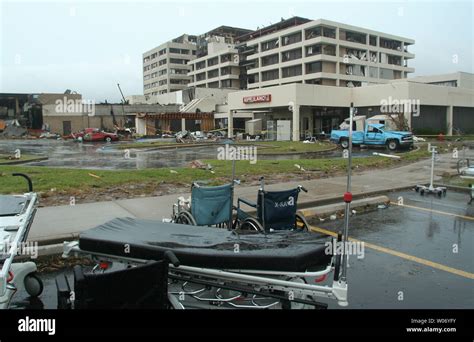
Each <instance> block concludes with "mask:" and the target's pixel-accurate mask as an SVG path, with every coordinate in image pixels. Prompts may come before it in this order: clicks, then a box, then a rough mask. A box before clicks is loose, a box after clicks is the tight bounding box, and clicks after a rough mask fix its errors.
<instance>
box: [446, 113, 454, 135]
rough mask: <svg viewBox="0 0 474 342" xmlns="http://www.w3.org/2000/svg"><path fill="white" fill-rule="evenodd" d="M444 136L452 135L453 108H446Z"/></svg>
mask: <svg viewBox="0 0 474 342" xmlns="http://www.w3.org/2000/svg"><path fill="white" fill-rule="evenodd" d="M446 126H447V131H446V135H453V106H448V107H446Z"/></svg>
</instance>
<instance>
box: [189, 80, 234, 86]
mask: <svg viewBox="0 0 474 342" xmlns="http://www.w3.org/2000/svg"><path fill="white" fill-rule="evenodd" d="M196 87H198V88H206V87H207V88H239V83H238V81H234V82H232V80H222V81H220V86H219V81H215V82H209V83H207V84H205V83H204V84H200V85H197V86H196Z"/></svg>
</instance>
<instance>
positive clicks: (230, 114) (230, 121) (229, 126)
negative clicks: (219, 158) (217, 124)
mask: <svg viewBox="0 0 474 342" xmlns="http://www.w3.org/2000/svg"><path fill="white" fill-rule="evenodd" d="M227 114H228V115H227V136H228V137H229V138H232V137H233V136H234V112H233V111H232V110H229V112H228V113H227Z"/></svg>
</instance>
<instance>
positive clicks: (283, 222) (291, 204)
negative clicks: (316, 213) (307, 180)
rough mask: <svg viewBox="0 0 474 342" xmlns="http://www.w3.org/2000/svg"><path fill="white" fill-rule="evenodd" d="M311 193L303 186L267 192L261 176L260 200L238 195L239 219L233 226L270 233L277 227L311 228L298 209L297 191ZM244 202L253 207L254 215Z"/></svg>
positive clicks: (301, 229)
mask: <svg viewBox="0 0 474 342" xmlns="http://www.w3.org/2000/svg"><path fill="white" fill-rule="evenodd" d="M301 191H304V192H308V190H306V189H305V188H304V187H303V186H301V185H298V186H297V187H296V188H294V189H290V190H283V191H266V190H265V187H264V177H261V178H260V188H259V190H258V195H257V202H252V201H249V200H247V199H244V198H238V200H237V207H236V208H235V209H236V211H237V218H236V219H235V221H234V224H233V228H234V229H235V230H238V231H241V232H255V233H268V232H273V231H278V230H295V231H308V228H309V224H308V222H307V221H306V218H305V217H304V215H303V214H302V213H299V212H297V202H298V194H299V193H300V192H301ZM241 204H245V205H247V206H249V207H251V208H254V209H255V211H256V213H255V215H254V216H252V215H251V214H249V213H248V212H246V211H244V210H242V208H241Z"/></svg>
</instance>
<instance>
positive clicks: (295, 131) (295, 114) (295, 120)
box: [292, 104, 300, 141]
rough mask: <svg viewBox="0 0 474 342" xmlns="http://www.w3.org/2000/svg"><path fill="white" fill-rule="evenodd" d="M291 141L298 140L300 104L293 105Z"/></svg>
mask: <svg viewBox="0 0 474 342" xmlns="http://www.w3.org/2000/svg"><path fill="white" fill-rule="evenodd" d="M292 138H293V141H300V106H299V105H296V104H295V105H293V137H292Z"/></svg>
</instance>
